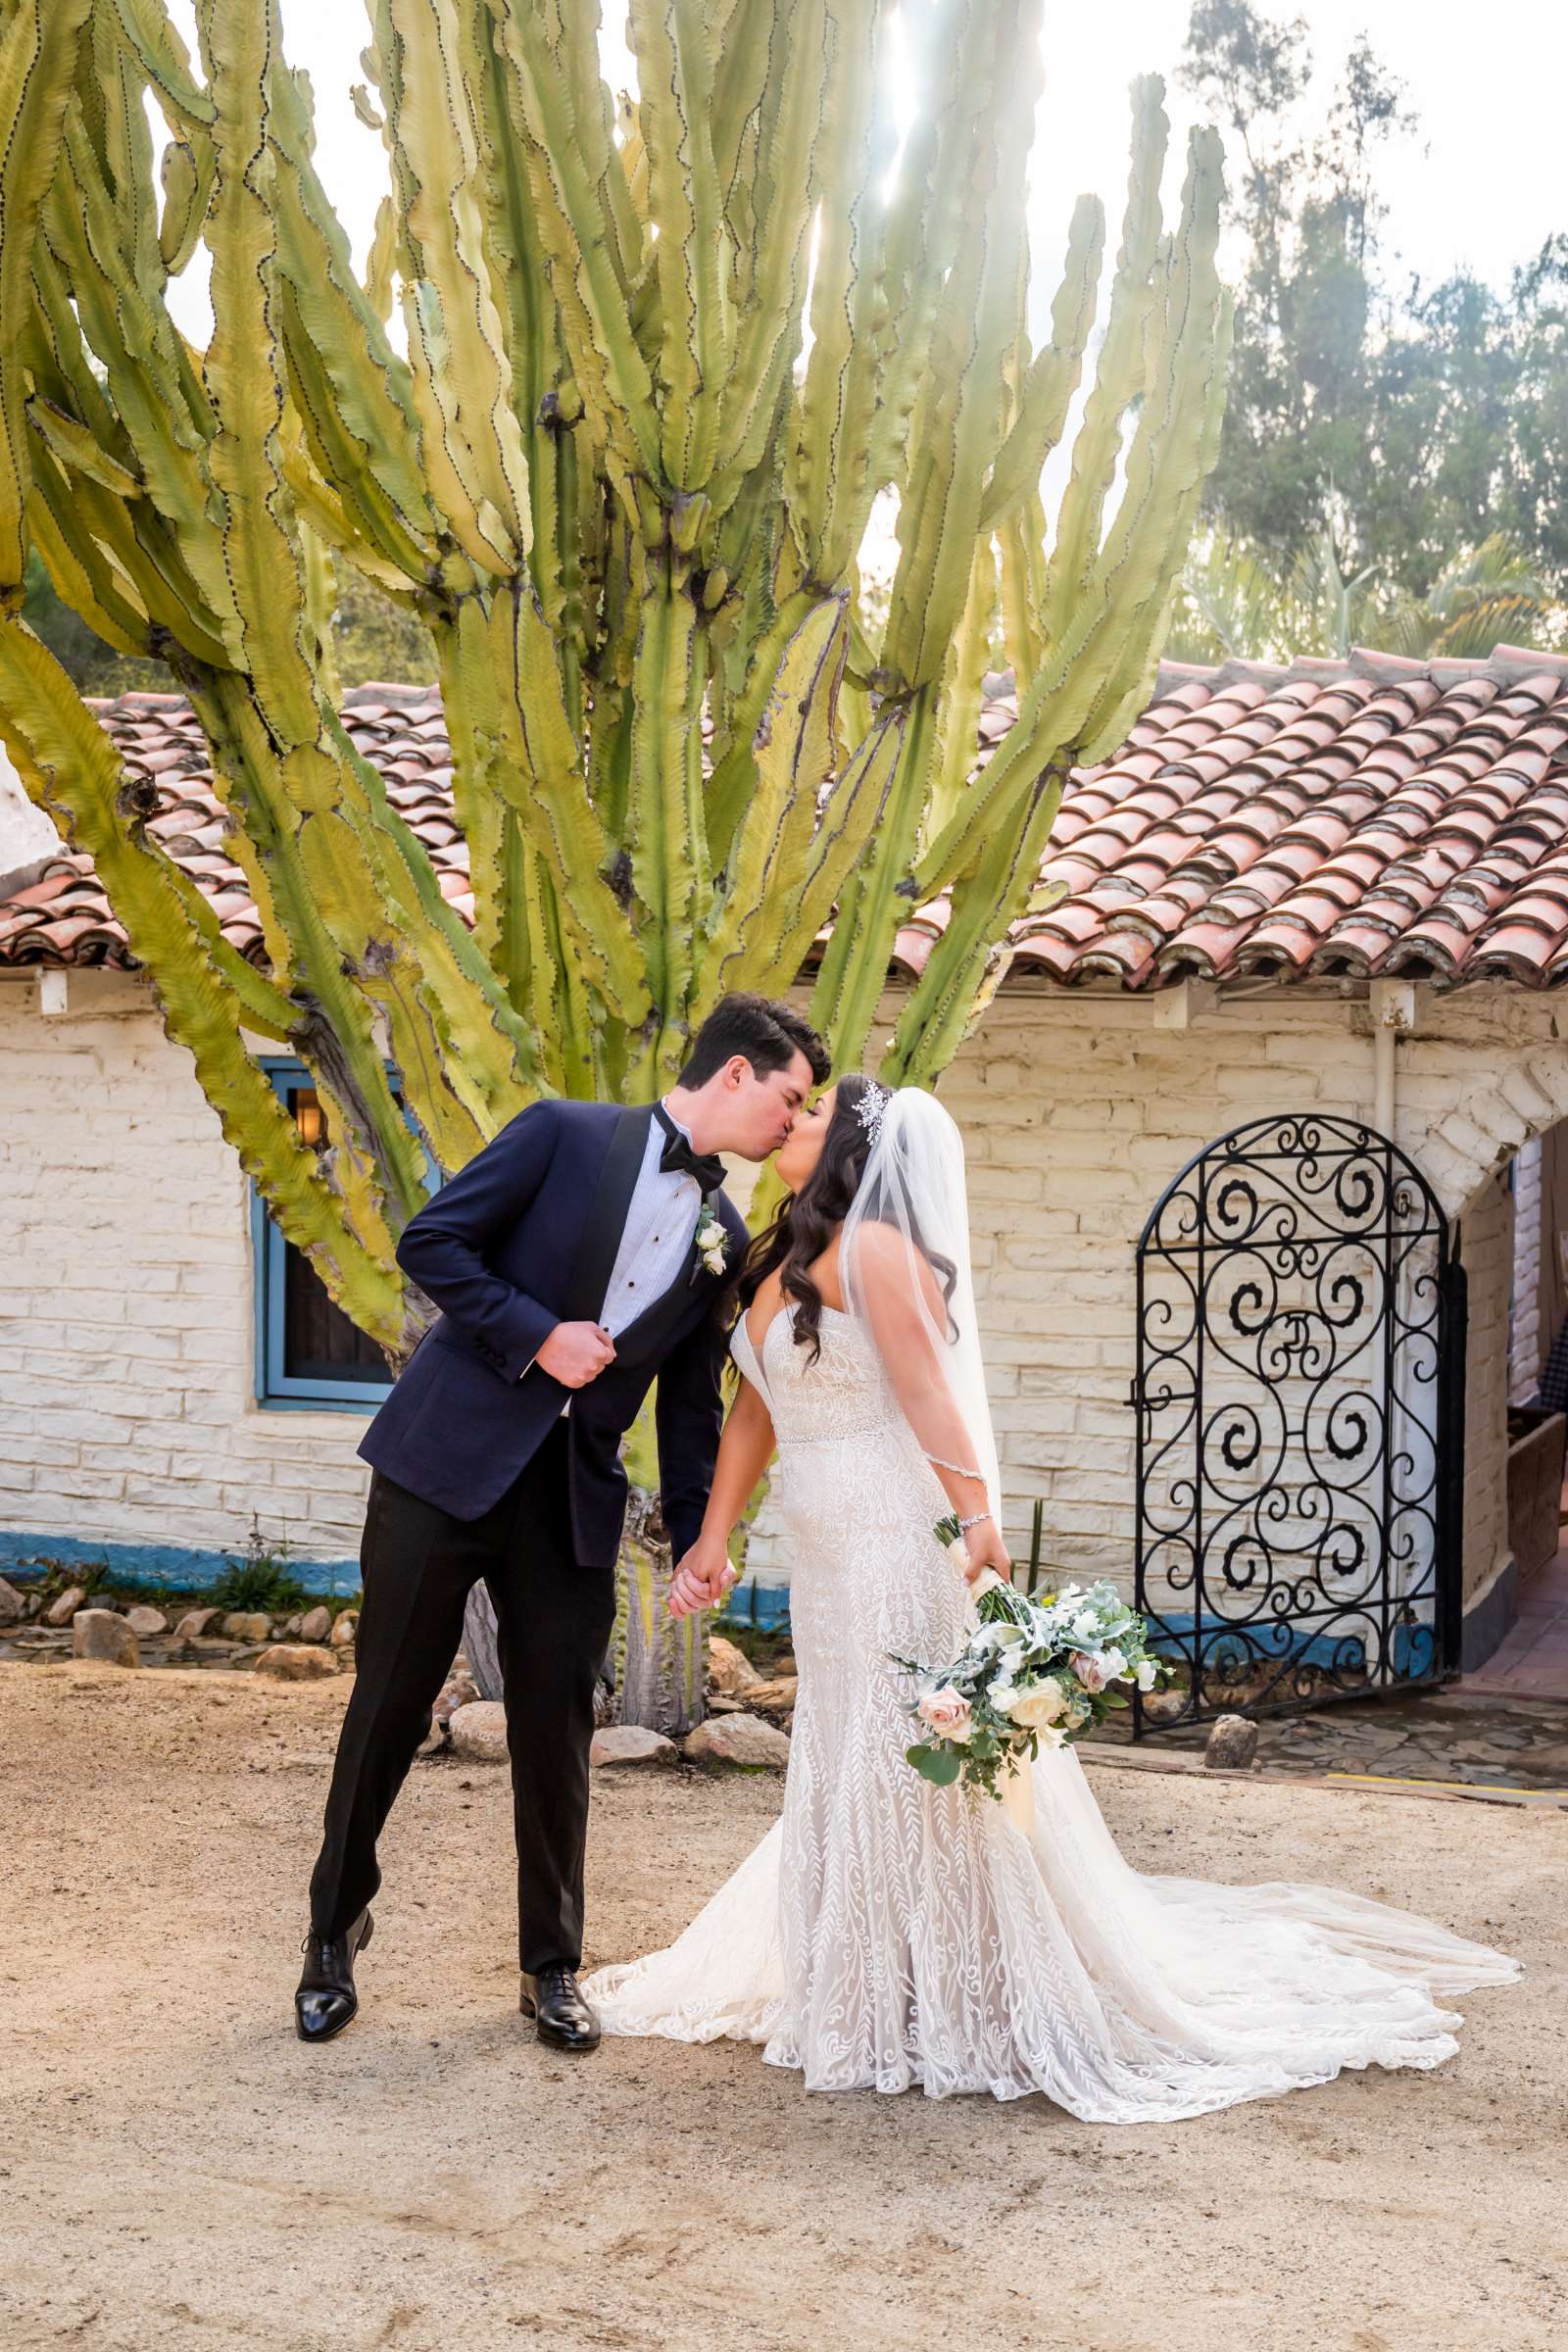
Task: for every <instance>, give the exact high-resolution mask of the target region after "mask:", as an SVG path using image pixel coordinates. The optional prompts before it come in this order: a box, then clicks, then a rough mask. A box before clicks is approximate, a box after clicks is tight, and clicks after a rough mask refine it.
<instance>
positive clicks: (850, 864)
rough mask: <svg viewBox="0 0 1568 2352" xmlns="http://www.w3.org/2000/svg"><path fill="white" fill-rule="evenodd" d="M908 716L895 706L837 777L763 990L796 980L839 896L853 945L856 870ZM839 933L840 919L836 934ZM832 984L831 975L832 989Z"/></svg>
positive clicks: (764, 973)
mask: <svg viewBox="0 0 1568 2352" xmlns="http://www.w3.org/2000/svg"><path fill="white" fill-rule="evenodd" d="M907 719H908V711H907V705H905V704H903V703H894V704H890V705H888V706H887V707H886V708H885V709H884V710H883V711H880V712H879V713H878V714H877V717H876V719H875V720H874V721H873V723H872V726H871V729H870V732H869V733H868V734H867V735H866V737H865V738H864V740H863V741H862V742H861V743H860V744H859V745H858V747H857V749H856V751H855V752H854V754H853V755H852V756H851V758H850V759H849V760H847V761H846V762H845V765H844V768H843V771H842V773H841V774H840V775H839V776H838V777H837V778H836V780H835V782H834V784H833V787H832V789H831V791H830V792H829V794H828V796H827V798H826V800H825V801H824V803H823V805H822V809H821V813H820V816H819V818H818V821H817V828H816V833H815V836H814V838H813V840H812V843H811V851H810V856H809V859H808V861H807V867H806V873H805V876H804V878H803V880H802V883H801V887H800V889H799V891H798V893H797V894H796V896H795V899H794V902H793V904H788V903H787V904H786V906H785V907H781V908H780V909H779V910H778V911H779V913H780V915H781V916H782V917H783V918H784V919H782V920H781V921H780V923H779V927H778V929H777V931H776V932H775V933H774V934H773V935H772V936H771V937H770V939H769V942H768V947H769V958H768V960H767V962H765V963H764V964H763V965H762V966H761V968H760V971H759V973H758V976H757V979H756V982H755V985H756V986H757V987H758V988H759V989H760V990H762V991H763V992H764V993H766V992H768V991H771V990H777V989H783V988H789V987H791V986H792V985H793V984H794V982H795V980H796V978H797V977H798V976H799V973H800V969H801V965H802V963H803V962H804V961H805V959H806V956H807V955H808V953H809V950H810V947H811V943H812V942H813V940H814V939H815V938H816V935H817V933H818V931H819V930H820V929H821V927H822V925H823V923H824V922H826V920H827V918H828V916H829V914H830V913H831V912H832V911H833V906H834V902H835V900H839V901H840V902H841V904H840V917H841V919H842V921H843V924H844V944H845V946H846V947H847V948H852V947H853V944H854V941H855V939H856V937H857V924H858V909H859V906H860V894H859V887H858V885H859V877H858V874H857V872H856V868H857V865H858V861H859V860H860V859H861V858H863V857H864V855H865V844H866V841H867V840H868V839H871V838H874V836H875V832H876V828H877V827H878V825H880V824H881V822H882V821H883V818H884V815H885V812H886V809H887V807H888V796H889V794H890V792H891V791H892V788H893V785H894V783H895V781H896V779H897V777H898V773H899V760H900V754H901V752H902V750H903V744H904V734H905V729H906V726H907ZM838 936H839V930H838V924H837V923H835V926H834V931H833V939H834V940H837V939H838ZM830 945H831V943H830ZM845 968H847V966H838V965H835V967H834V970H835V971H836V972H840V973H841V972H842V970H843V969H845ZM825 969H826V966H824V970H825ZM832 985H833V983H832V978H831V975H830V976H829V988H830V989H831V987H832Z"/></svg>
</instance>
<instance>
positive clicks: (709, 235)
mask: <svg viewBox="0 0 1568 2352" xmlns="http://www.w3.org/2000/svg"><path fill="white" fill-rule="evenodd" d="M628 29H629V32H630V37H631V47H632V51H633V54H634V55H635V57H636V59H637V70H638V86H639V89H640V91H641V100H640V104H639V109H638V119H639V123H640V125H641V129H642V134H643V141H644V144H645V146H646V148H647V151H648V202H649V214H650V218H651V220H652V221H653V222H654V223H655V224H656V225H657V227H658V231H659V234H658V237H657V239H656V242H655V246H654V257H655V267H656V269H657V270H658V272H659V287H660V296H661V329H662V346H661V355H660V372H661V376H662V385H663V393H664V397H663V402H662V436H661V449H660V456H661V460H662V467H663V472H664V476H665V478H666V479H667V480H668V481H669V482H670V483H671V484H673V486H674V487H675V488H676V489H677V490H688V491H689V490H698V489H702V488H703V487H704V486H705V485H706V484H707V482H708V479H709V476H710V474H711V471H712V466H713V456H714V451H715V448H716V444H717V439H718V417H719V404H720V401H721V399H722V396H723V392H724V389H725V386H726V382H727V380H728V375H729V368H730V363H731V358H732V320H731V319H730V317H729V316H728V312H729V303H728V287H727V285H726V283H725V277H726V271H725V269H724V260H725V256H724V240H723V234H722V231H723V225H724V224H723V221H722V217H721V212H720V205H719V186H718V172H717V169H716V166H715V163H714V158H713V143H712V129H711V118H712V87H713V53H712V46H711V32H710V29H709V26H708V25H707V23H706V0H631V6H630V11H629V17H628Z"/></svg>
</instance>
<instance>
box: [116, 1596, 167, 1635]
mask: <svg viewBox="0 0 1568 2352" xmlns="http://www.w3.org/2000/svg"><path fill="white" fill-rule="evenodd" d="M125 1623H126V1624H127V1625H128V1626H129V1628H130V1630H131V1632H132V1633H133V1634H134V1635H135V1636H136V1638H137V1640H138V1641H139V1640H140V1639H141V1637H142V1636H143V1635H144V1634H148V1635H151V1634H167V1633H168V1631H169V1619H168V1618H167V1617H166V1616H165V1615H164V1612H163V1610H162V1609H155V1608H154V1607H153V1605H152V1603H151V1602H150V1601H146V1600H139V1601H138V1602H137V1603H136V1606H135V1607H134V1608H133V1609H127V1610H126V1611H125Z"/></svg>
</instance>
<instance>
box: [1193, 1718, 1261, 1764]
mask: <svg viewBox="0 0 1568 2352" xmlns="http://www.w3.org/2000/svg"><path fill="white" fill-rule="evenodd" d="M1256 1753H1257V1726H1256V1724H1255V1723H1252V1722H1250V1721H1249V1719H1248V1717H1247V1716H1245V1715H1216V1716H1215V1718H1214V1720H1213V1722H1212V1724H1211V1725H1210V1726H1209V1732H1208V1739H1207V1741H1206V1742H1205V1744H1204V1748H1203V1762H1204V1763H1205V1764H1209V1765H1212V1766H1213V1768H1214V1770H1215V1771H1216V1772H1246V1771H1247V1770H1248V1769H1249V1768H1250V1765H1251V1762H1252V1758H1253V1757H1254V1756H1255V1755H1256Z"/></svg>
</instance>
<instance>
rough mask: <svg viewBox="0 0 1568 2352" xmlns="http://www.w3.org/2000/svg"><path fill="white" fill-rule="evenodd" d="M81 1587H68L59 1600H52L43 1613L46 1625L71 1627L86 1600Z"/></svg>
mask: <svg viewBox="0 0 1568 2352" xmlns="http://www.w3.org/2000/svg"><path fill="white" fill-rule="evenodd" d="M86 1597H87V1595H86V1593H85V1592H84V1591H83V1589H82V1587H81V1586H80V1585H68V1586H67V1588H66V1590H65V1592H64V1593H61V1594H60V1596H59V1598H58V1599H57V1600H52V1601H51V1602H50V1603H49V1606H48V1607H47V1608H46V1609H45V1611H44V1613H43V1621H44V1623H45V1625H69V1624H70V1623H71V1620H72V1619H73V1617H74V1615H75V1614H76V1611H77V1610H78V1609H79V1608H80V1606H81V1604H82V1602H83V1601H84V1600H85V1599H86Z"/></svg>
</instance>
